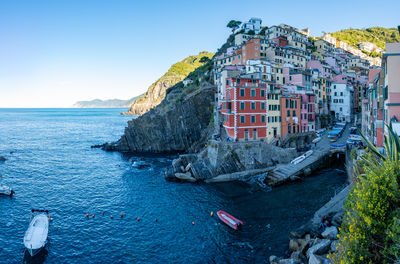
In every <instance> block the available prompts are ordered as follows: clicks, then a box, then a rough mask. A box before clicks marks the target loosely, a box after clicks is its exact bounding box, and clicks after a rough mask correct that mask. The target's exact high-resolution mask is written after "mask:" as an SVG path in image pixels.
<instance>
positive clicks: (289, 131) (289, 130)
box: [288, 124, 292, 134]
mask: <svg viewBox="0 0 400 264" xmlns="http://www.w3.org/2000/svg"><path fill="white" fill-rule="evenodd" d="M291 128H292V126H291V125H290V124H289V125H288V133H289V134H290V133H292V129H291Z"/></svg>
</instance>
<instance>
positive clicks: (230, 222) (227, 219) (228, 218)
mask: <svg viewBox="0 0 400 264" xmlns="http://www.w3.org/2000/svg"><path fill="white" fill-rule="evenodd" d="M217 215H218V217H219V219H220V220H221V221H222V222H224V223H225V224H226V225H227V226H229V227H230V228H232V229H234V230H237V229H239V228H240V227H241V226H242V225H243V222H242V221H240V220H239V219H237V218H236V217H234V216H232V215H230V214H228V213H227V212H224V211H222V210H220V211H218V212H217Z"/></svg>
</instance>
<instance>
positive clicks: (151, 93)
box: [129, 51, 214, 115]
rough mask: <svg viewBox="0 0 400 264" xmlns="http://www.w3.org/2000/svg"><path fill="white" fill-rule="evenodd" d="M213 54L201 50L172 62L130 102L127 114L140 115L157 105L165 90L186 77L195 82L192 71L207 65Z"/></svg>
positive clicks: (161, 99) (163, 96) (162, 98)
mask: <svg viewBox="0 0 400 264" xmlns="http://www.w3.org/2000/svg"><path fill="white" fill-rule="evenodd" d="M213 56H214V53H211V52H206V51H203V52H200V53H199V54H198V55H194V56H189V57H187V58H185V59H183V60H182V61H180V62H177V63H175V64H173V65H172V66H171V67H170V68H169V70H168V71H167V72H166V73H165V74H164V75H163V76H162V77H161V78H159V79H158V80H157V81H155V82H154V83H153V84H152V85H150V87H149V88H148V90H147V92H146V93H145V94H143V95H142V96H140V97H139V98H138V99H136V100H135V101H134V102H133V103H132V105H131V107H130V111H129V114H134V115H141V114H144V113H146V112H147V111H149V110H150V109H151V108H153V107H155V106H157V105H159V104H160V103H161V101H163V100H164V98H165V96H166V90H167V89H168V88H169V87H172V86H174V85H176V84H177V83H179V82H182V81H183V80H184V79H186V78H189V79H191V80H192V81H194V82H195V81H196V79H195V78H194V77H196V76H194V75H193V72H195V71H196V69H198V68H199V67H201V66H203V65H205V64H207V65H208V64H209V63H210V60H211V58H212V57H213Z"/></svg>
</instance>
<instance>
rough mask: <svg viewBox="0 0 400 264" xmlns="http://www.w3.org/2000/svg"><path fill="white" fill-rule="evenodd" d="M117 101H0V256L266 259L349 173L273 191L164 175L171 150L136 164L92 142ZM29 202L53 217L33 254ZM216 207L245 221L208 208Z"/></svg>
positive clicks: (115, 125)
mask: <svg viewBox="0 0 400 264" xmlns="http://www.w3.org/2000/svg"><path fill="white" fill-rule="evenodd" d="M123 110H124V109H89V110H86V109H85V110H82V109H0V155H3V156H5V157H6V158H7V161H6V162H5V163H0V173H1V174H2V175H3V178H4V180H3V183H4V184H7V185H11V186H12V187H13V188H14V189H15V191H16V195H15V196H14V198H12V199H10V198H8V197H0V263H21V262H23V261H26V262H28V263H42V262H44V263H247V262H250V263H267V262H268V257H269V255H271V254H277V255H282V254H284V253H285V250H286V249H287V247H288V246H287V245H288V234H289V232H290V231H291V230H293V229H295V228H297V227H299V226H301V225H302V224H304V223H305V222H306V221H307V220H309V219H310V217H311V216H312V215H313V214H314V212H315V211H316V210H317V209H318V208H319V207H320V206H321V205H322V204H323V203H325V202H326V201H327V200H329V199H330V197H332V196H333V193H334V191H335V189H337V188H339V187H340V186H342V185H343V183H344V181H345V178H346V177H345V175H344V174H343V173H340V172H338V171H337V170H333V169H332V170H327V171H322V172H321V173H320V174H318V175H317V176H315V177H311V178H307V179H305V180H304V181H302V182H298V183H295V184H289V185H286V186H281V187H277V188H274V189H273V190H272V191H270V192H249V188H247V186H246V185H245V184H239V183H230V184H219V185H205V184H203V185H198V184H180V183H174V182H167V181H165V180H164V178H163V176H162V175H161V171H162V170H163V169H164V168H165V167H166V166H168V165H169V164H170V162H171V157H168V156H144V159H145V160H146V161H148V162H149V163H150V164H151V167H149V168H145V169H142V170H139V169H136V168H134V167H132V164H131V161H129V159H131V160H132V159H133V160H134V159H138V158H140V157H137V156H129V155H123V154H120V153H109V152H104V151H102V150H99V149H91V148H90V146H91V145H94V144H99V143H103V142H106V141H114V140H116V139H118V138H119V137H120V135H121V134H122V133H123V130H124V127H125V125H126V122H127V121H128V120H129V119H130V117H127V116H120V115H119V113H120V112H121V111H123ZM31 208H41V209H48V210H50V214H51V217H52V218H53V219H54V220H53V222H51V224H50V230H49V244H48V246H47V251H43V252H42V254H41V255H39V256H38V257H37V258H34V259H31V258H29V257H27V255H26V254H25V253H24V246H23V243H22V240H23V236H24V232H25V230H26V228H27V226H28V224H29V219H30V209H31ZM219 209H224V210H225V211H227V212H229V213H231V214H232V215H234V216H237V217H238V218H240V219H241V220H243V221H244V222H245V226H244V227H243V230H242V231H234V230H231V229H230V228H228V227H227V226H225V225H223V224H221V223H220V222H219V221H218V220H217V219H216V217H210V212H211V211H214V212H216V211H217V210H219ZM103 211H104V212H105V215H104V216H102V215H101V212H103ZM121 212H123V213H124V214H125V217H123V218H122V219H121V218H120V217H119V215H120V213H121ZM86 213H90V214H95V218H94V219H93V218H89V219H87V218H86V217H85V214H86ZM110 215H113V216H114V219H111V218H110ZM135 216H138V217H140V218H141V221H140V222H138V221H137V220H136V219H135ZM155 218H157V219H158V222H156V221H155ZM192 222H194V223H195V225H192ZM267 224H270V226H271V227H270V228H267Z"/></svg>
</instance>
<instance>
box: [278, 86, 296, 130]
mask: <svg viewBox="0 0 400 264" xmlns="http://www.w3.org/2000/svg"><path fill="white" fill-rule="evenodd" d="M280 104H281V120H282V121H281V137H286V136H287V135H289V134H295V133H299V132H301V128H300V107H301V99H300V95H299V94H294V93H283V94H282V95H281V98H280Z"/></svg>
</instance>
